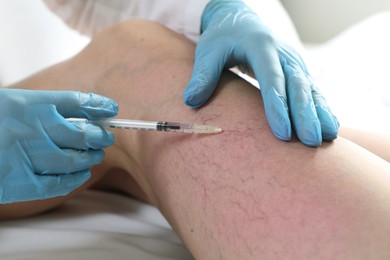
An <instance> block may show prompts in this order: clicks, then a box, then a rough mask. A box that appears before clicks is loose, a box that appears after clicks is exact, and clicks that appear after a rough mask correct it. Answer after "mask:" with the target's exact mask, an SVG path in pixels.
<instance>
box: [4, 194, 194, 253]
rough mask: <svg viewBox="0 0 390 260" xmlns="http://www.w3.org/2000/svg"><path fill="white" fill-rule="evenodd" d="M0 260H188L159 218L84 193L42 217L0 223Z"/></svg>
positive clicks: (122, 200) (116, 198)
mask: <svg viewBox="0 0 390 260" xmlns="http://www.w3.org/2000/svg"><path fill="white" fill-rule="evenodd" d="M0 241H1V242H0V259H2V260H16V259H18V260H19V259H29V260H35V259H40V260H44V259H64V260H65V259H66V260H69V259H85V260H89V259H91V260H99V259H102V260H103V259H104V260H107V259H110V260H117V259H118V260H119V259H121V260H122V259H145V260H147V259H193V258H192V256H191V254H190V253H189V252H188V250H187V249H186V248H185V247H184V246H183V244H182V242H181V241H180V239H179V238H178V237H177V236H176V234H175V233H174V232H173V231H172V229H171V227H170V225H169V224H168V223H167V222H166V220H165V219H164V217H163V216H162V215H161V214H160V212H159V211H158V210H157V209H156V208H154V207H152V206H150V205H147V204H144V203H141V202H139V201H136V200H133V199H131V198H129V197H127V196H123V195H119V194H112V193H108V192H101V191H85V192H83V193H82V194H81V195H80V196H79V197H77V198H75V199H73V200H71V201H69V202H67V203H66V204H65V205H63V206H62V207H60V208H58V209H56V210H54V211H51V212H48V213H46V214H43V215H40V216H36V217H33V218H28V219H21V220H16V221H8V222H0Z"/></svg>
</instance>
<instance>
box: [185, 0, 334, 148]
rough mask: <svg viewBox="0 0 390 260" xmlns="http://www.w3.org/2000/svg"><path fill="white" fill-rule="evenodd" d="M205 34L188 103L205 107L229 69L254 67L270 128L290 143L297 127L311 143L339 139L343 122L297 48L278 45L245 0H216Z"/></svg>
mask: <svg viewBox="0 0 390 260" xmlns="http://www.w3.org/2000/svg"><path fill="white" fill-rule="evenodd" d="M201 30H202V34H201V36H200V40H199V42H198V45H197V48H196V53H195V65H194V70H193V73H192V78H191V81H190V83H189V84H188V86H187V88H186V90H185V91H184V102H185V103H186V104H187V105H188V106H190V107H193V108H196V107H200V106H202V105H203V104H205V103H206V102H207V100H208V99H209V98H210V97H211V96H212V95H213V93H214V91H215V88H216V86H217V83H218V81H219V79H220V76H221V73H222V71H223V69H225V68H231V67H234V66H237V65H243V66H246V67H249V69H250V70H252V71H253V72H254V74H255V76H256V79H257V80H258V82H259V85H260V88H261V95H262V97H263V101H264V106H265V113H266V116H267V119H268V122H269V125H270V127H271V129H272V131H273V133H274V134H275V136H277V137H278V138H279V139H281V140H290V139H291V135H292V127H294V128H295V132H296V133H297V136H298V138H299V139H300V140H301V141H302V142H303V143H304V144H306V145H309V146H319V145H320V144H321V143H322V140H325V141H331V140H333V139H335V138H336V137H337V132H338V128H339V123H338V121H337V118H336V117H335V116H334V115H333V113H332V112H331V110H330V109H329V107H328V105H327V103H326V100H325V98H324V97H323V96H322V95H321V94H320V92H319V90H318V88H317V87H316V86H315V85H314V83H313V80H312V78H311V77H310V75H309V73H308V71H307V68H306V66H305V64H304V62H303V60H302V59H301V57H300V56H299V54H298V53H297V52H296V51H295V50H293V49H292V48H290V47H288V46H286V45H285V44H283V43H282V42H280V41H278V40H277V39H276V38H275V37H274V35H273V33H272V32H271V31H270V30H269V28H268V27H267V26H265V25H264V24H263V22H262V21H261V20H260V18H259V17H258V16H257V15H256V14H255V13H254V12H253V11H252V10H251V9H250V8H249V7H247V6H246V5H245V4H244V3H243V2H242V1H240V0H212V1H210V3H209V4H208V5H207V6H206V8H205V10H204V12H203V15H202V29H201Z"/></svg>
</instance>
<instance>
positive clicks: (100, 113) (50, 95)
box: [40, 91, 118, 119]
mask: <svg viewBox="0 0 390 260" xmlns="http://www.w3.org/2000/svg"><path fill="white" fill-rule="evenodd" d="M40 99H41V100H42V101H41V102H44V103H52V104H54V105H55V106H56V108H57V111H58V112H59V113H60V114H61V115H62V116H64V117H82V118H88V119H94V118H102V117H113V116H115V115H116V114H117V113H118V104H117V103H116V102H115V101H114V100H112V99H110V98H107V97H104V96H101V95H97V94H94V93H88V94H87V93H82V92H78V91H42V92H40Z"/></svg>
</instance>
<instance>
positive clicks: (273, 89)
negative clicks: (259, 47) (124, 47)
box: [247, 50, 291, 141]
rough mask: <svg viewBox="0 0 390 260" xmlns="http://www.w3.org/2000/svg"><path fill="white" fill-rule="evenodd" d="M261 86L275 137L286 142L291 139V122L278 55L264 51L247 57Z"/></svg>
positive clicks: (270, 51) (274, 52)
mask: <svg viewBox="0 0 390 260" xmlns="http://www.w3.org/2000/svg"><path fill="white" fill-rule="evenodd" d="M247 56H248V57H251V58H250V60H249V63H250V66H251V67H252V69H253V72H254V74H255V76H256V79H257V81H258V82H259V85H260V90H261V95H262V97H263V102H264V108H265V113H266V116H267V119H268V122H269V125H270V127H271V130H272V132H273V133H274V135H275V136H276V137H277V138H279V139H281V140H284V141H288V140H290V139H291V122H290V118H289V110H288V104H287V94H286V89H285V79H284V75H283V71H282V68H281V66H280V62H279V58H278V54H277V52H276V51H273V50H268V51H267V50H264V51H258V52H255V53H251V54H250V55H247Z"/></svg>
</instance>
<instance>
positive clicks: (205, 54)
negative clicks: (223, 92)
mask: <svg viewBox="0 0 390 260" xmlns="http://www.w3.org/2000/svg"><path fill="white" fill-rule="evenodd" d="M213 46H215V48H213ZM226 53H227V51H226V48H225V47H224V46H216V45H215V44H211V43H210V44H206V43H203V44H202V43H200V44H199V45H198V47H197V51H196V54H195V64H194V69H193V72H192V77H191V80H190V83H189V84H188V85H187V87H186V89H185V91H184V94H183V99H184V103H185V104H186V105H188V106H190V107H192V108H197V107H200V106H202V105H203V104H205V103H206V102H207V101H208V100H209V99H210V97H211V96H212V95H213V93H214V91H215V89H216V87H217V84H218V81H219V79H220V77H221V74H222V71H223V69H224V66H225V64H226V61H227V55H226Z"/></svg>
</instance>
